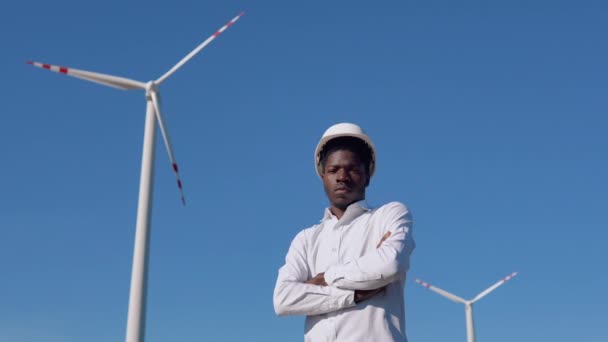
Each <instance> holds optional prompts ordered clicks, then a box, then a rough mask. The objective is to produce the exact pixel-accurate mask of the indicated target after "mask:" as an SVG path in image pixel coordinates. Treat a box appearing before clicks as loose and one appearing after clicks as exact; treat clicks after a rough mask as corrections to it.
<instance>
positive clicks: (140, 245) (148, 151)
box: [28, 13, 244, 342]
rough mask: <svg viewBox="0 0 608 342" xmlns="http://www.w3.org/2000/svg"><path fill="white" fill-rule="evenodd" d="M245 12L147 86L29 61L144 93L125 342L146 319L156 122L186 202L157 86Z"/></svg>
mask: <svg viewBox="0 0 608 342" xmlns="http://www.w3.org/2000/svg"><path fill="white" fill-rule="evenodd" d="M243 14H244V13H240V14H239V15H237V16H236V17H234V18H233V19H232V20H230V21H229V22H228V23H227V24H226V25H224V26H222V27H221V28H220V29H219V30H217V31H216V32H215V33H214V34H213V35H211V36H210V37H209V38H207V39H206V40H205V41H204V42H202V43H201V44H200V45H199V46H197V47H196V48H195V49H194V50H192V51H191V52H190V53H189V54H188V55H186V56H185V57H184V58H182V60H181V61H179V63H177V64H176V65H175V66H173V68H171V69H170V70H169V71H167V72H166V73H165V74H164V75H162V76H161V77H159V78H158V79H156V80H152V81H148V82H147V83H144V82H140V81H136V80H132V79H128V78H124V77H118V76H112V75H107V74H101V73H97V72H91V71H85V70H78V69H72V68H66V67H60V66H56V65H50V64H43V63H38V62H28V64H32V65H34V66H36V67H39V68H43V69H48V70H51V71H54V72H58V73H62V74H66V75H68V76H73V77H77V78H80V79H83V80H86V81H90V82H95V83H99V84H102V85H106V86H109V87H114V88H118V89H122V90H133V89H141V90H145V91H146V120H145V130H144V144H143V151H142V161H141V177H140V182H139V201H138V205H137V224H136V228H135V247H134V251H133V269H132V273H131V290H130V293H129V314H128V319H127V333H126V341H127V342H142V341H143V340H144V334H145V317H146V292H147V291H146V290H147V279H148V245H149V241H150V238H149V229H150V209H151V200H152V178H153V170H152V166H153V165H154V154H155V153H154V150H155V141H156V121H157V120H158V125H159V127H160V131H161V134H162V136H163V140H164V141H165V147H166V148H167V152H168V153H169V160H170V161H171V166H172V167H173V171H174V172H175V176H176V177H177V187H178V188H179V191H180V193H181V199H182V203H183V204H184V205H185V204H186V201H185V198H184V193H183V189H182V182H181V179H180V176H179V169H178V167H177V162H176V161H175V157H174V154H173V149H172V147H171V142H170V140H169V135H168V133H167V128H166V125H165V122H164V121H163V116H162V114H161V111H160V103H159V98H160V92H159V89H158V87H159V85H160V84H161V83H162V82H163V81H165V80H166V79H167V78H169V76H171V75H172V74H173V73H174V72H176V71H177V70H178V69H179V68H180V67H182V66H183V65H184V64H185V63H186V62H188V61H189V60H190V59H191V58H192V57H194V55H196V54H197V53H198V52H200V51H201V50H202V49H203V48H204V47H205V46H207V44H209V43H211V41H212V40H214V39H215V38H216V37H217V36H219V35H220V34H221V33H222V32H224V31H225V30H226V29H227V28H228V27H230V25H232V24H234V23H235V22H236V21H237V20H238V19H239V18H240V17H241V16H242V15H243Z"/></svg>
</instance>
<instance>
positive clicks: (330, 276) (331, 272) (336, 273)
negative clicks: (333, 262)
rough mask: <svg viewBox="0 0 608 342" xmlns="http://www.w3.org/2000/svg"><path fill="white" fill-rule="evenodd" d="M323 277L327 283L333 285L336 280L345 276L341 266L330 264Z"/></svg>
mask: <svg viewBox="0 0 608 342" xmlns="http://www.w3.org/2000/svg"><path fill="white" fill-rule="evenodd" d="M323 278H325V282H326V283H327V285H330V286H331V285H333V284H334V282H335V281H336V280H338V279H342V278H344V275H343V274H342V270H341V269H340V267H339V266H329V268H328V269H327V270H326V271H325V273H324V274H323Z"/></svg>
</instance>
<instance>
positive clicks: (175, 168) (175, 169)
mask: <svg viewBox="0 0 608 342" xmlns="http://www.w3.org/2000/svg"><path fill="white" fill-rule="evenodd" d="M173 171H175V172H178V171H177V164H176V163H173Z"/></svg>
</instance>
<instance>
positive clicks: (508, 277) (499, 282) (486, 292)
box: [471, 272, 517, 303]
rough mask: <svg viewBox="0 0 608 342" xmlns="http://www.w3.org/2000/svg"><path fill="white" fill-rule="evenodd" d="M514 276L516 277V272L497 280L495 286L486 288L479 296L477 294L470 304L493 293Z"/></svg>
mask: <svg viewBox="0 0 608 342" xmlns="http://www.w3.org/2000/svg"><path fill="white" fill-rule="evenodd" d="M516 275H517V272H513V273H511V274H509V275H508V276H506V277H504V278H503V279H501V280H499V281H498V282H497V283H496V284H494V285H492V286H490V287H488V288H487V289H485V290H484V291H482V292H481V293H480V294H478V295H477V296H475V298H473V299H472V300H471V303H475V302H476V301H478V300H480V299H481V298H483V297H485V296H486V295H487V294H488V293H490V292H492V291H494V290H495V289H496V288H497V287H499V286H500V285H502V284H504V283H505V282H507V281H508V280H510V279H511V278H513V277H515V276H516Z"/></svg>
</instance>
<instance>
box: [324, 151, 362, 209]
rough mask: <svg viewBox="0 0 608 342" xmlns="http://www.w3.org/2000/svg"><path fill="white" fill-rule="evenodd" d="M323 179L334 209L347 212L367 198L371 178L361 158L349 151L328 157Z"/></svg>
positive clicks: (337, 152) (333, 153)
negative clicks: (348, 208)
mask: <svg viewBox="0 0 608 342" xmlns="http://www.w3.org/2000/svg"><path fill="white" fill-rule="evenodd" d="M321 178H322V180H323V187H324V188H325V193H326V194H327V198H328V199H329V202H330V203H331V205H332V207H335V208H338V209H340V210H346V208H347V207H348V206H349V205H350V204H351V203H354V202H357V201H360V200H362V199H364V198H365V188H366V187H367V184H368V180H369V176H368V175H367V173H366V172H365V166H364V165H363V163H362V162H361V160H360V159H359V157H358V156H357V155H356V154H355V153H353V152H351V151H349V150H337V151H334V152H332V153H331V154H330V155H328V156H327V159H326V161H325V168H324V169H323V175H322V177H321Z"/></svg>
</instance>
